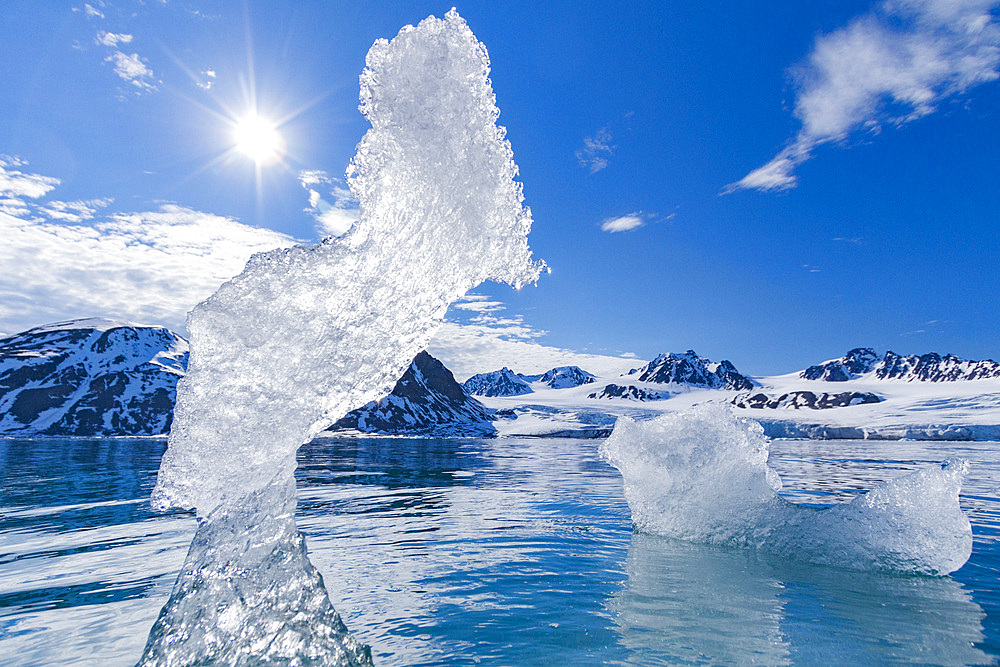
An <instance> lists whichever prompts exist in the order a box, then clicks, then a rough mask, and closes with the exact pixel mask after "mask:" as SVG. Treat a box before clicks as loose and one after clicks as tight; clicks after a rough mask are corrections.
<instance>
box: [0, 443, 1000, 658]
mask: <svg viewBox="0 0 1000 667" xmlns="http://www.w3.org/2000/svg"><path fill="white" fill-rule="evenodd" d="M597 445H598V442H597V441H579V440H558V439H497V440H430V439H423V440H418V439H398V438H375V439H321V440H317V441H315V442H313V443H311V444H309V445H307V446H305V447H303V448H302V450H300V452H299V460H298V463H299V469H298V472H297V483H298V487H299V501H298V510H297V514H296V521H297V524H298V526H299V528H300V529H301V530H302V532H303V533H304V534H305V535H306V540H307V547H308V550H309V557H310V559H311V560H312V563H313V564H314V565H315V566H316V568H317V569H318V570H319V572H320V573H321V574H322V576H323V579H324V581H325V584H326V588H327V589H328V591H329V593H330V598H331V600H332V601H333V602H334V605H335V606H336V608H337V610H338V611H339V612H340V614H341V616H342V617H343V619H344V621H345V622H346V624H347V627H348V628H349V630H350V631H351V633H352V634H353V635H354V636H356V637H357V638H358V640H359V641H362V642H364V643H366V644H369V645H371V647H372V652H373V656H374V659H375V662H376V664H387V665H410V664H497V665H500V664H504V665H509V664H518V665H525V664H574V663H576V664H665V663H666V664H676V663H695V664H746V663H749V662H757V663H760V664H873V663H887V662H892V663H896V662H911V663H923V664H926V663H932V664H983V663H991V662H995V660H996V657H997V656H998V655H1000V582H998V570H1000V545H998V540H1000V443H996V442H981V443H927V442H924V443H916V442H898V443H893V442H871V441H781V440H779V441H775V442H773V443H772V444H771V454H770V459H769V464H770V465H771V467H773V468H774V469H775V470H776V471H777V472H778V474H779V475H780V476H781V479H782V482H783V487H782V490H781V493H782V496H783V497H784V498H786V499H788V500H791V501H793V502H796V503H800V504H805V505H810V506H814V507H819V506H825V505H829V504H833V503H844V502H847V501H849V500H851V499H852V498H854V497H857V496H858V495H859V494H860V493H863V492H865V491H867V490H868V489H870V488H872V487H873V486H875V485H876V484H878V483H880V482H883V481H886V480H889V479H893V478H896V477H898V476H900V475H902V474H905V473H907V472H910V471H913V470H917V469H919V468H921V467H924V466H926V465H929V464H933V463H935V462H939V461H941V460H944V459H947V458H965V459H967V460H969V461H970V470H969V473H968V475H967V477H966V479H965V481H964V484H963V487H962V496H961V504H962V508H963V509H964V510H965V511H966V512H967V513H968V515H969V517H970V519H971V520H972V524H973V533H974V546H973V551H972V557H971V559H970V560H969V562H968V563H967V564H966V565H965V566H964V567H962V568H961V569H960V570H958V571H957V572H955V573H954V574H952V575H951V576H949V577H926V576H912V575H911V576H904V575H898V574H887V573H878V572H857V571H851V570H845V569H839V568H836V567H829V566H820V565H808V564H803V563H801V562H798V561H796V560H795V559H787V558H783V557H778V556H774V555H771V556H769V555H767V554H763V553H758V552H753V551H747V550H740V549H732V548H726V547H719V546H705V545H700V544H695V543H689V542H683V541H678V540H672V539H670V538H665V537H658V536H653V535H644V534H633V532H632V529H631V524H630V512H629V508H628V505H627V504H626V501H625V498H624V494H623V489H622V480H621V476H620V475H619V473H618V472H617V471H616V470H615V469H614V468H612V467H611V466H609V465H608V464H607V463H605V462H604V461H603V460H601V458H600V457H599V455H598V453H597ZM164 447H165V443H164V441H163V440H161V439H94V440H91V439H66V440H61V439H8V440H0V513H2V517H0V664H4V665H45V664H100V665H118V664H120V665H129V664H134V662H135V661H136V660H137V659H138V658H139V656H140V654H141V653H142V649H143V645H144V644H145V642H146V638H147V635H148V632H149V629H150V627H151V626H152V624H153V621H154V620H155V618H156V615H157V614H158V613H159V611H160V608H161V607H162V606H163V604H164V602H165V601H166V598H167V596H168V595H169V594H170V591H171V587H172V586H173V583H174V580H175V578H176V576H177V573H178V571H179V570H180V569H181V566H182V564H183V562H184V558H185V555H186V553H187V549H188V545H189V543H190V541H191V539H192V536H193V535H194V532H195V528H196V520H195V518H194V515H193V514H189V513H183V512H176V513H172V514H167V515H161V514H155V513H152V512H151V511H150V509H149V500H148V498H149V492H150V489H151V488H152V485H153V484H154V482H155V475H156V470H157V467H158V464H159V459H160V457H161V456H162V453H163V450H164Z"/></svg>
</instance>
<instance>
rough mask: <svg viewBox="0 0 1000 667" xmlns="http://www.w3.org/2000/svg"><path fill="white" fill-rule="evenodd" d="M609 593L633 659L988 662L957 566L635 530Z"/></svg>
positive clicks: (977, 614) (975, 610) (978, 612)
mask: <svg viewBox="0 0 1000 667" xmlns="http://www.w3.org/2000/svg"><path fill="white" fill-rule="evenodd" d="M626 570H627V572H628V580H627V582H626V583H625V585H624V587H623V588H622V590H621V591H620V592H619V593H617V594H616V595H615V596H614V597H613V599H612V600H611V601H610V603H609V609H610V610H611V611H612V612H613V614H614V623H615V625H616V627H617V630H618V632H619V635H620V641H621V643H622V645H623V646H624V647H625V648H627V649H628V651H629V653H630V658H629V659H628V660H626V661H625V662H628V663H635V664H653V663H668V664H676V663H709V664H747V663H760V664H769V665H784V664H830V665H832V664H873V663H875V664H882V663H886V662H912V663H919V664H928V663H929V664H982V663H988V662H991V658H990V657H989V656H987V655H986V654H985V653H983V652H982V651H980V650H979V649H978V648H976V647H975V646H974V644H975V643H978V642H982V641H983V638H984V637H983V626H982V620H983V618H984V616H985V614H984V612H983V610H982V608H981V607H980V606H979V605H978V604H976V603H975V602H974V601H973V600H972V597H971V596H970V594H969V593H968V592H967V591H966V590H965V589H964V588H963V587H962V585H961V584H959V583H957V582H956V581H954V580H952V579H950V578H931V577H918V576H897V575H886V574H880V573H872V572H853V571H846V570H839V569H837V568H830V567H821V566H813V565H808V564H803V563H795V562H788V561H782V560H777V559H771V558H768V557H766V556H762V555H761V554H756V553H747V552H744V551H738V550H728V549H721V548H717V547H709V546H703V545H698V544H691V543H687V542H680V541H676V540H671V539H669V538H664V537H658V536H652V535H640V534H635V535H633V537H632V543H631V546H630V547H629V554H628V559H627V562H626Z"/></svg>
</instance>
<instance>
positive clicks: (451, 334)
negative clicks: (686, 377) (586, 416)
mask: <svg viewBox="0 0 1000 667" xmlns="http://www.w3.org/2000/svg"><path fill="white" fill-rule="evenodd" d="M427 351H428V352H429V353H430V354H432V355H433V356H435V357H437V358H438V359H440V360H441V361H442V362H443V363H444V365H445V366H447V367H448V369H449V370H451V372H452V373H454V374H455V378H456V379H457V380H458V381H459V382H462V381H465V380H467V379H468V378H469V377H471V376H472V375H475V374H476V373H484V372H486V371H495V370H497V369H499V368H502V367H504V366H507V367H508V368H511V369H513V370H514V371H515V372H518V373H525V374H530V373H541V372H544V371H547V370H549V369H550V368H554V367H556V366H579V367H581V368H583V369H584V370H586V371H589V372H591V373H594V374H595V375H617V374H619V373H624V372H626V371H628V370H629V369H631V368H632V367H633V366H635V359H634V358H629V357H624V356H623V357H612V356H605V355H599V354H585V353H580V352H574V351H572V350H566V349H562V348H558V347H552V346H549V345H542V344H540V343H537V342H532V341H524V340H518V339H510V338H508V337H507V333H506V332H505V331H504V330H502V329H496V328H493V327H488V326H481V325H470V324H458V323H456V322H445V323H444V324H442V325H441V328H440V329H438V331H437V333H436V334H435V336H434V338H433V339H432V340H431V343H430V345H429V346H428V347H427Z"/></svg>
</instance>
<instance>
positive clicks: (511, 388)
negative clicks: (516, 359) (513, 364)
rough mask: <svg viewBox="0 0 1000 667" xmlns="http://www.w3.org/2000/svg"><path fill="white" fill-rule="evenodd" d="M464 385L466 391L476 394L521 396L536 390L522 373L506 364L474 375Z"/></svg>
mask: <svg viewBox="0 0 1000 667" xmlns="http://www.w3.org/2000/svg"><path fill="white" fill-rule="evenodd" d="M462 387H463V388H464V389H465V391H466V393H469V394H472V395H475V396H521V395H523V394H530V393H532V392H533V391H534V390H533V389H532V388H531V386H529V385H528V383H527V382H525V381H524V379H523V378H522V377H521V376H520V375H518V374H517V373H515V372H514V371H512V370H510V369H509V368H507V367H506V366H504V367H503V368H501V369H500V370H498V371H491V372H489V373H478V374H476V375H473V376H472V377H470V378H469V379H468V380H466V381H465V382H464V383H463V384H462Z"/></svg>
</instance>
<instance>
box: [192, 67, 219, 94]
mask: <svg viewBox="0 0 1000 667" xmlns="http://www.w3.org/2000/svg"><path fill="white" fill-rule="evenodd" d="M201 76H202V79H201V80H200V81H195V84H197V86H198V87H199V88H202V89H204V90H211V89H212V86H213V85H215V70H212V69H206V70H202V72H201Z"/></svg>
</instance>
